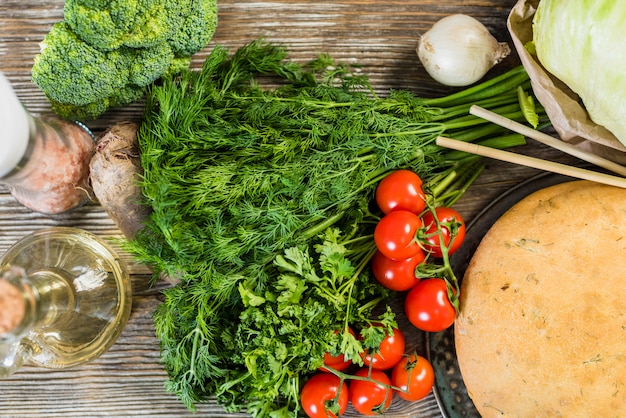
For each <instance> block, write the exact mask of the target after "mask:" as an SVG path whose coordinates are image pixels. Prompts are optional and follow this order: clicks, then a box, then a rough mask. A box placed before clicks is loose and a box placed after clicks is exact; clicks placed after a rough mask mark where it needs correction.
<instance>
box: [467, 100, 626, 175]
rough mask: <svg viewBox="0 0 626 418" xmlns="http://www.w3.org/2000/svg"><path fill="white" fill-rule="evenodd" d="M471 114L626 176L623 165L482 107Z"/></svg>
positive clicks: (471, 110)
mask: <svg viewBox="0 0 626 418" xmlns="http://www.w3.org/2000/svg"><path fill="white" fill-rule="evenodd" d="M469 112H470V113H471V114H472V115H474V116H478V117H479V118H483V119H485V120H488V121H489V122H493V123H495V124H496V125H500V126H502V127H504V128H507V129H510V130H512V131H513V132H517V133H518V134H522V135H524V136H527V137H528V138H531V139H534V140H535V141H537V142H541V143H542V144H545V145H548V146H550V147H552V148H556V149H558V150H559V151H563V152H565V153H567V154H569V155H573V156H574V157H577V158H580V159H581V160H583V161H587V162H589V163H591V164H595V165H597V166H598V167H602V168H605V169H607V170H609V171H612V172H614V173H617V174H620V175H622V176H626V167H624V166H622V165H619V164H617V163H615V162H613V161H611V160H607V159H606V158H602V157H599V156H597V155H595V154H591V153H589V152H586V151H583V150H581V149H579V148H577V147H575V146H573V145H572V144H568V143H567V142H563V141H560V140H558V139H556V138H553V137H551V136H550V135H548V134H545V133H543V132H540V131H537V130H535V129H532V128H530V127H528V126H526V125H523V124H521V123H518V122H515V121H514V120H511V119H508V118H505V117H504V116H501V115H498V114H497V113H493V112H491V111H489V110H487V109H484V108H482V107H480V106H476V105H473V106H472V107H470V110H469Z"/></svg>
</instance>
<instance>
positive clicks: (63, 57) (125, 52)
mask: <svg viewBox="0 0 626 418" xmlns="http://www.w3.org/2000/svg"><path fill="white" fill-rule="evenodd" d="M216 27H217V0H66V2H65V6H64V20H63V21H62V22H58V23H56V24H54V25H53V26H52V28H51V30H50V32H49V33H48V34H47V35H46V37H45V38H44V40H43V42H42V43H41V51H40V53H39V54H38V55H37V56H36V57H35V61H34V64H33V69H32V79H33V82H34V83H35V84H37V86H38V87H39V88H40V89H41V90H42V91H43V92H44V93H45V94H46V96H47V97H48V99H49V100H50V102H51V104H52V109H53V110H54V112H55V113H57V115H58V116H61V117H63V118H68V119H81V120H90V119H95V118H97V117H98V116H100V115H101V114H102V113H104V112H105V111H106V110H108V109H109V108H111V107H115V106H123V105H126V104H129V103H132V102H134V101H137V100H139V99H140V98H141V97H142V95H143V94H144V93H145V91H146V88H147V86H148V85H150V84H151V83H153V82H154V81H155V80H157V79H158V78H160V77H162V76H163V75H170V74H175V73H177V72H180V71H181V70H183V69H184V68H188V66H189V63H190V62H191V59H190V57H191V56H192V55H193V54H195V53H196V52H198V51H199V50H201V49H202V48H203V47H205V46H206V45H207V44H208V43H209V41H210V40H211V38H212V37H213V34H214V32H215V29H216Z"/></svg>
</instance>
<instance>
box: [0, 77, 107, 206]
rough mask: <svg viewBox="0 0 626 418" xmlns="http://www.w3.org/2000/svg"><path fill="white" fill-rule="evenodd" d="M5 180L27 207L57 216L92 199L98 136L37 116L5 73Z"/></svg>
mask: <svg viewBox="0 0 626 418" xmlns="http://www.w3.org/2000/svg"><path fill="white" fill-rule="evenodd" d="M0 126H2V128H3V133H2V136H0V148H1V149H2V154H1V155H0V183H2V184H5V185H7V186H8V187H9V189H10V191H11V194H12V195H13V196H14V197H15V198H16V199H17V200H18V201H19V202H20V203H21V204H23V205H24V206H26V207H28V208H30V209H32V210H34V211H37V212H42V213H47V214H56V213H61V212H66V211H68V210H70V209H73V208H75V207H77V206H79V205H81V204H83V203H85V202H86V201H88V200H89V199H91V198H92V193H91V188H90V186H89V162H90V161H91V157H92V156H93V153H94V151H95V138H94V136H93V134H92V133H91V131H90V130H89V129H88V128H87V127H86V126H85V125H83V124H82V123H80V122H72V121H66V120H62V119H59V118H56V117H47V118H46V117H41V118H37V117H34V116H32V115H31V114H30V113H29V112H28V111H27V110H26V109H25V108H24V107H23V106H22V104H21V103H20V101H19V99H18V98H17V96H16V95H15V92H14V91H13V89H12V88H11V85H10V84H9V82H8V80H7V79H6V77H4V76H3V75H2V73H0Z"/></svg>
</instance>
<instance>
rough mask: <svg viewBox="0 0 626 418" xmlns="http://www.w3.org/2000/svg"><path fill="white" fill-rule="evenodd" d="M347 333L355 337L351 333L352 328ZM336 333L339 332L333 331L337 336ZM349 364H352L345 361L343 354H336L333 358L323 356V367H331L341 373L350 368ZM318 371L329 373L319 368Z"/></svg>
mask: <svg viewBox="0 0 626 418" xmlns="http://www.w3.org/2000/svg"><path fill="white" fill-rule="evenodd" d="M348 332H349V333H350V334H352V335H355V334H354V331H352V328H348ZM338 333H339V331H335V334H338ZM351 364H352V361H350V360H346V359H345V356H344V354H337V355H336V356H333V355H332V354H331V353H326V354H324V365H326V366H328V367H331V368H333V369H335V370H338V371H343V370H345V369H347V368H348V367H350V365H351ZM319 370H321V371H323V372H327V371H329V370H328V369H325V368H324V367H320V368H319Z"/></svg>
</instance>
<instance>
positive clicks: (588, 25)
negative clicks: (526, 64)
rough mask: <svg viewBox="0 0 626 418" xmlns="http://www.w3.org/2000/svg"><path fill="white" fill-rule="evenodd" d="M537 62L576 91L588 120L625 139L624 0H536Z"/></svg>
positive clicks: (625, 32) (535, 35) (625, 50)
mask: <svg viewBox="0 0 626 418" xmlns="http://www.w3.org/2000/svg"><path fill="white" fill-rule="evenodd" d="M533 43H534V45H535V49H536V52H537V58H538V59H539V62H541V64H542V65H543V66H544V67H545V69H546V70H548V71H549V72H550V73H551V74H553V75H554V76H556V77H557V78H559V79H560V80H561V81H563V82H564V83H565V84H566V85H567V86H568V87H569V88H570V89H572V90H573V91H574V92H575V93H577V94H578V96H580V98H581V100H582V102H583V104H584V106H585V108H586V109H587V112H588V113H589V116H590V118H591V120H593V121H594V122H595V123H596V124H598V125H602V126H604V127H605V128H607V129H608V130H609V131H611V132H612V133H613V134H614V135H615V136H616V137H617V139H618V140H619V141H620V142H622V143H623V144H625V145H626V1H625V0H541V1H540V2H539V6H538V8H537V11H536V13H535V17H534V20H533Z"/></svg>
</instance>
